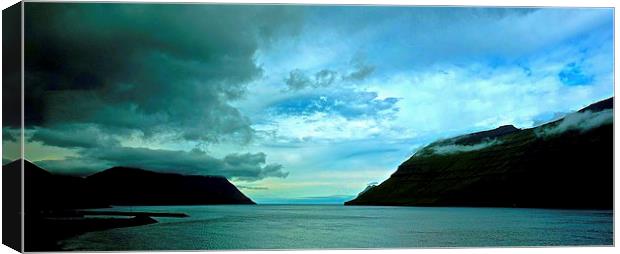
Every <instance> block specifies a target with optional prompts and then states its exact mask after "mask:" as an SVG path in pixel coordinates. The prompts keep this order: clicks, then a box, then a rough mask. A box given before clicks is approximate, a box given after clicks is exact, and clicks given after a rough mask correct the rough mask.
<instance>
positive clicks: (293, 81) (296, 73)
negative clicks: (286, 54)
mask: <svg viewBox="0 0 620 254" xmlns="http://www.w3.org/2000/svg"><path fill="white" fill-rule="evenodd" d="M284 82H285V83H286V85H287V86H288V88H289V89H291V90H301V89H304V88H306V87H309V86H312V85H313V83H312V81H311V80H310V78H308V76H306V74H304V73H303V72H302V71H301V70H299V69H295V70H292V71H291V72H290V73H289V75H288V77H287V78H286V79H284Z"/></svg>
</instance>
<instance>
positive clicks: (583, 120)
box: [536, 109, 614, 137]
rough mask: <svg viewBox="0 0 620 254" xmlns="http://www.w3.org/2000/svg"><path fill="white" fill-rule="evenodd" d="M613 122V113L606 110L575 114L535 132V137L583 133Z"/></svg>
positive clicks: (610, 110)
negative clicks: (568, 132)
mask: <svg viewBox="0 0 620 254" xmlns="http://www.w3.org/2000/svg"><path fill="white" fill-rule="evenodd" d="M613 121H614V113H613V110H612V109H606V110H603V111H598V112H592V111H585V112H576V113H572V114H569V115H566V117H564V119H563V120H562V121H560V122H559V123H558V124H556V125H554V126H551V127H546V128H542V129H541V130H539V131H536V136H538V137H544V136H554V135H560V134H562V133H564V132H566V131H571V130H574V131H579V132H580V133H583V132H587V131H589V130H591V129H594V128H596V127H599V126H602V125H605V124H610V123H613Z"/></svg>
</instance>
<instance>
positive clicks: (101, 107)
mask: <svg viewBox="0 0 620 254" xmlns="http://www.w3.org/2000/svg"><path fill="white" fill-rule="evenodd" d="M26 11H27V12H28V13H29V15H28V16H27V17H26V20H25V27H26V29H25V31H26V34H25V36H26V37H27V38H28V39H27V40H26V45H25V47H26V52H25V62H26V66H25V69H26V72H25V85H26V87H27V88H26V89H27V90H28V91H29V93H27V94H26V125H27V126H46V127H47V126H53V125H57V124H96V125H98V126H100V127H101V128H105V129H130V130H137V131H141V132H144V133H145V135H147V136H152V135H156V134H160V133H172V132H174V133H178V136H179V137H181V138H184V139H187V140H192V141H203V142H214V141H219V140H222V139H226V138H230V139H232V140H237V141H240V142H247V141H248V140H249V139H251V137H252V135H253V132H252V129H251V127H250V122H249V120H248V119H247V118H246V117H245V116H243V115H242V114H241V112H239V111H238V110H237V109H236V108H234V107H232V106H231V105H230V103H229V102H230V101H234V100H237V99H239V98H241V97H242V96H243V95H244V93H245V86H246V84H247V83H248V82H250V81H252V80H254V79H256V78H258V77H260V76H262V73H263V70H262V69H261V67H260V66H258V65H257V64H256V63H255V58H254V55H255V53H256V52H257V50H258V49H259V48H260V47H266V46H265V45H267V44H269V43H271V41H273V40H275V38H277V37H278V36H283V35H286V36H291V35H294V34H295V33H296V31H297V30H298V29H297V27H298V25H299V24H300V15H299V14H298V12H299V10H297V9H295V8H286V7H277V6H270V7H266V6H258V5H254V6H231V5H158V4H139V5H133V4H131V5H129V4H128V5H125V4H53V5H52V4H45V3H33V4H29V5H28V6H26Z"/></svg>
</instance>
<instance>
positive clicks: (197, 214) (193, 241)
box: [62, 205, 613, 250]
mask: <svg viewBox="0 0 620 254" xmlns="http://www.w3.org/2000/svg"><path fill="white" fill-rule="evenodd" d="M109 210H127V211H129V210H133V211H160V212H164V211H165V212H184V213H187V214H189V215H190V217H189V218H158V220H159V222H160V223H157V224H151V225H146V226H139V227H130V228H118V229H111V230H106V231H99V232H91V233H87V234H84V235H81V236H78V237H74V238H71V239H67V240H65V241H63V242H62V244H63V248H65V249H68V250H152V249H160V250H161V249H163V250H196V249H298V248H311V249H316V248H330V249H342V248H407V247H409V248H411V247H472V246H551V245H612V244H613V211H596V210H588V211H584V210H552V209H516V208H430V207H368V206H362V207H358V206H354V207H350V206H336V205H258V206H174V207H131V208H129V207H116V208H113V209H109Z"/></svg>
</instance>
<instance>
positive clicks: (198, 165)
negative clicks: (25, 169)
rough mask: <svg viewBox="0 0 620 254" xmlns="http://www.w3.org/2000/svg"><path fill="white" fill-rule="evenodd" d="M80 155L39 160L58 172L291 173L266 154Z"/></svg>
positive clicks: (234, 176)
mask: <svg viewBox="0 0 620 254" xmlns="http://www.w3.org/2000/svg"><path fill="white" fill-rule="evenodd" d="M79 154H80V156H76V157H68V158H66V159H64V160H41V161H37V162H36V163H37V164H40V165H41V166H42V167H45V168H47V169H50V170H51V171H54V172H60V173H64V174H78V175H85V174H91V173H94V172H98V171H101V170H104V169H106V168H109V167H113V166H125V167H137V168H143V169H148V170H155V171H160V172H174V173H180V174H190V175H219V176H224V177H226V178H228V179H231V180H239V181H248V182H251V181H257V180H260V179H264V178H267V177H277V178H286V177H287V176H288V172H284V171H282V168H283V167H282V165H280V164H267V163H266V157H267V156H266V155H265V154H264V153H254V154H251V153H245V154H229V155H227V156H225V157H224V158H222V159H217V158H214V157H212V156H209V155H208V154H206V153H205V152H203V151H200V150H192V151H174V150H164V149H148V148H132V147H100V148H95V149H87V150H83V151H80V153H79Z"/></svg>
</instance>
